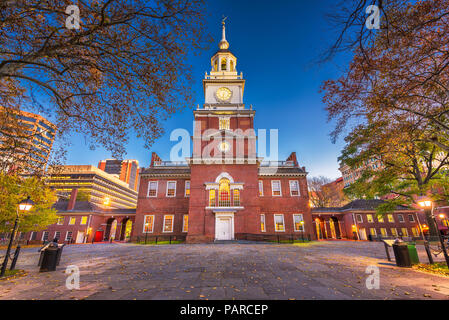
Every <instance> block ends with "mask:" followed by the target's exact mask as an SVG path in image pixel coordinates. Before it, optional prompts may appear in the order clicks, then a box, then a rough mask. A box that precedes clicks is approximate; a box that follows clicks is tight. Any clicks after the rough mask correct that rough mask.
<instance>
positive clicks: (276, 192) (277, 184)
mask: <svg viewBox="0 0 449 320" xmlns="http://www.w3.org/2000/svg"><path fill="white" fill-rule="evenodd" d="M271 194H272V196H274V197H280V196H282V190H281V181H280V180H273V181H271Z"/></svg>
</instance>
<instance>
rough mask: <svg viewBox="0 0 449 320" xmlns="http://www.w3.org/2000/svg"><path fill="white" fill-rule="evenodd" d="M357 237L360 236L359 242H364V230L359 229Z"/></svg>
mask: <svg viewBox="0 0 449 320" xmlns="http://www.w3.org/2000/svg"><path fill="white" fill-rule="evenodd" d="M359 236H360V240H366V229H365V228H361V229H359Z"/></svg>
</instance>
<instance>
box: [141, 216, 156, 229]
mask: <svg viewBox="0 0 449 320" xmlns="http://www.w3.org/2000/svg"><path fill="white" fill-rule="evenodd" d="M147 217H153V225H152V226H151V231H147V232H145V223H146V221H147ZM154 221H155V217H154V215H151V214H149V215H146V216H143V229H142V233H153V231H154Z"/></svg>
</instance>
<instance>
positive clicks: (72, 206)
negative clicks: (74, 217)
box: [67, 188, 78, 211]
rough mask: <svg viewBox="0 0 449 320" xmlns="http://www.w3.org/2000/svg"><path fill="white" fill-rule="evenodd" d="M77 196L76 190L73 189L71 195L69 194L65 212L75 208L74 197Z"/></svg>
mask: <svg viewBox="0 0 449 320" xmlns="http://www.w3.org/2000/svg"><path fill="white" fill-rule="evenodd" d="M77 196H78V189H77V188H73V189H72V193H71V194H70V200H69V203H68V205H67V211H72V210H73V209H74V208H75V203H76V197H77Z"/></svg>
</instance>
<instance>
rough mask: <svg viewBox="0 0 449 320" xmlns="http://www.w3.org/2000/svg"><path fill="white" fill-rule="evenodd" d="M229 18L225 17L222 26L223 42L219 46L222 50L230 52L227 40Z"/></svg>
mask: <svg viewBox="0 0 449 320" xmlns="http://www.w3.org/2000/svg"><path fill="white" fill-rule="evenodd" d="M227 18H228V17H223V21H222V22H221V24H222V25H223V31H222V36H221V41H220V43H219V45H218V47H219V48H220V50H228V49H229V42H228V41H227V40H226V19H227Z"/></svg>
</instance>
